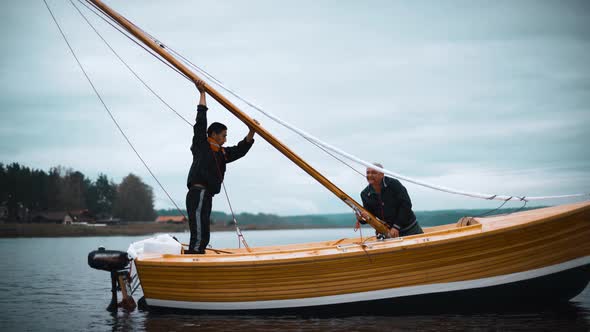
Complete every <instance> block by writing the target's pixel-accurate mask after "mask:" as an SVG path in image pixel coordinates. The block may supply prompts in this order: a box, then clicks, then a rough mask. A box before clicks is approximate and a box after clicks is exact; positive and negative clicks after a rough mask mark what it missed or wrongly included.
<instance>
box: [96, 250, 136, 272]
mask: <svg viewBox="0 0 590 332" xmlns="http://www.w3.org/2000/svg"><path fill="white" fill-rule="evenodd" d="M130 261H131V260H130V259H129V255H127V253H126V252H124V251H118V250H105V248H103V247H100V248H98V250H94V251H91V252H90V253H89V254H88V265H90V267H91V268H93V269H97V270H103V271H108V272H113V271H119V270H123V269H125V268H126V267H127V265H129V262H130Z"/></svg>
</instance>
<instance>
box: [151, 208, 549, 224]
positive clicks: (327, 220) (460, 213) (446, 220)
mask: <svg viewBox="0 0 590 332" xmlns="http://www.w3.org/2000/svg"><path fill="white" fill-rule="evenodd" d="M536 208H538V207H536ZM536 208H525V209H522V210H530V209H536ZM520 210H521V209H519V208H507V209H499V210H492V209H463V210H438V211H416V212H415V213H416V218H417V220H418V222H419V223H420V225H422V226H425V227H429V226H438V225H444V224H450V223H454V222H457V221H459V219H461V218H462V217H467V216H469V217H478V216H484V215H491V214H494V215H497V214H505V213H512V212H517V211H520ZM490 212H491V213H490ZM182 213H184V214H185V215H186V211H185V210H183V211H182ZM158 215H161V216H174V215H180V212H178V210H174V209H170V210H165V209H163V210H158ZM236 220H237V221H238V224H239V225H255V226H265V227H268V226H273V227H277V228H281V227H310V228H312V227H313V228H317V227H328V228H329V227H353V226H354V225H355V223H356V218H355V217H354V215H353V214H352V213H336V214H315V215H314V214H311V215H299V216H278V215H275V214H264V213H258V214H253V213H239V214H237V215H236ZM211 223H212V224H218V225H225V226H229V225H231V224H232V223H233V218H232V215H231V214H227V213H224V212H219V211H213V212H211Z"/></svg>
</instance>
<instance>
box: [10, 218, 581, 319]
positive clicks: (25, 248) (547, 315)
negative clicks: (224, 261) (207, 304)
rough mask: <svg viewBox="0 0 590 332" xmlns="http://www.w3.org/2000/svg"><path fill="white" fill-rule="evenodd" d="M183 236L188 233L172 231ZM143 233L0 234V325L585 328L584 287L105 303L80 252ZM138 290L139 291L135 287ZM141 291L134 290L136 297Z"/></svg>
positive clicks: (95, 274)
mask: <svg viewBox="0 0 590 332" xmlns="http://www.w3.org/2000/svg"><path fill="white" fill-rule="evenodd" d="M174 235H175V236H177V237H178V238H179V239H180V240H181V241H185V242H186V241H187V240H188V233H180V234H174ZM245 235H246V238H247V240H248V242H249V244H250V245H255V246H259V245H271V244H279V243H294V242H310V241H320V240H330V239H336V238H342V237H354V236H358V234H357V233H353V232H352V230H351V229H337V230H334V229H331V230H320V229H318V230H289V231H256V232H248V233H246V234H245ZM143 238H144V237H90V238H43V239H41V238H36V239H0V250H2V253H3V255H2V256H1V258H0V266H2V272H3V275H2V278H0V294H1V296H0V330H2V331H64V330H66V331H145V330H147V331H191V330H194V331H197V330H198V331H227V330H236V329H240V330H243V331H276V330H281V331H331V330H332V331H342V330H346V331H348V330H350V331H398V330H399V331H405V330H422V331H440V330H452V331H464V330H485V331H489V330H503V331H523V330H527V331H589V330H590V288H586V289H585V290H584V292H583V293H582V294H580V295H579V296H578V297H577V298H575V299H574V300H573V301H572V302H570V303H568V304H566V305H561V306H557V307H554V308H544V309H541V310H516V311H506V312H494V313H485V312H484V313H461V314H459V313H454V314H444V315H424V316H396V315H395V309H396V308H391V313H392V315H390V316H384V315H378V316H368V315H362V316H360V315H359V316H350V317H321V318H320V317H304V316H283V317H277V316H216V315H195V314H187V313H182V314H180V313H178V314H177V313H174V312H172V313H151V312H150V313H148V312H141V311H134V312H132V313H126V312H124V311H122V310H121V311H119V312H118V313H115V314H111V313H109V312H107V311H106V310H105V308H106V307H107V305H108V304H109V301H110V276H109V274H108V273H106V272H102V271H96V270H92V269H90V268H89V267H88V265H87V262H86V259H87V254H88V252H90V251H91V250H94V249H96V248H97V247H98V246H99V245H103V246H105V247H106V248H109V249H119V250H125V249H126V248H127V246H128V245H129V243H131V242H133V241H137V240H140V239H143ZM212 243H213V244H214V245H215V246H216V247H218V248H219V247H235V246H237V240H236V237H235V234H234V233H232V232H218V233H213V234H212ZM138 293H140V292H138ZM140 296H141V294H137V293H136V295H135V298H136V300H137V299H139V297H140Z"/></svg>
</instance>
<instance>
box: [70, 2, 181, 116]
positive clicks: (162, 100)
mask: <svg viewBox="0 0 590 332" xmlns="http://www.w3.org/2000/svg"><path fill="white" fill-rule="evenodd" d="M78 1H79V2H81V1H80V0H78ZM70 3H71V4H72V6H74V8H76V10H77V11H78V13H80V15H81V16H82V17H83V18H84V20H85V21H86V23H88V25H89V26H90V27H91V28H92V30H94V32H96V34H97V35H98V37H100V39H101V40H102V41H103V42H104V43H105V45H106V46H107V47H108V48H109V49H110V50H111V52H113V54H114V55H115V56H116V57H117V58H118V59H119V60H120V61H121V63H123V65H125V67H127V69H129V71H130V72H131V73H132V74H133V76H135V78H137V79H138V80H139V81H140V82H141V84H143V86H144V87H145V88H146V89H148V90H149V91H150V92H151V93H152V94H153V95H154V96H156V98H158V99H159V100H160V101H161V102H162V103H163V104H164V105H165V106H166V107H168V109H170V110H171V111H172V112H174V113H175V114H176V115H178V117H179V118H181V119H182V120H183V121H184V122H186V123H187V124H188V125H189V126H191V127H192V124H191V123H190V122H189V121H188V120H187V119H186V118H184V117H183V116H182V115H181V114H180V113H178V112H177V111H176V110H175V109H174V108H173V107H172V106H170V104H168V103H167V102H166V101H165V100H164V99H163V98H162V97H160V95H158V94H157V93H156V92H155V91H154V90H153V89H152V88H151V87H150V86H149V85H148V84H147V83H146V82H145V81H144V80H143V79H142V78H141V77H139V75H138V74H137V73H136V72H135V71H134V70H133V69H132V68H131V66H129V64H128V63H127V62H126V61H125V60H123V58H121V56H120V55H119V54H118V53H117V51H115V50H114V49H113V47H112V46H111V45H110V44H109V43H108V42H107V41H106V40H105V39H104V38H103V36H102V35H101V34H100V32H98V30H97V29H96V28H95V27H94V25H92V23H90V21H89V20H88V18H87V17H86V16H85V15H84V14H83V13H82V12H81V11H80V9H79V8H78V6H76V4H75V3H74V1H73V0H70ZM81 3H82V2H81ZM87 8H88V7H87Z"/></svg>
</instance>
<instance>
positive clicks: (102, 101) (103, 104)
mask: <svg viewBox="0 0 590 332" xmlns="http://www.w3.org/2000/svg"><path fill="white" fill-rule="evenodd" d="M43 2H44V3H45V6H46V7H47V10H49V14H50V15H51V17H52V18H53V21H54V22H55V24H56V26H57V28H58V29H59V32H60V33H61V36H62V37H63V39H64V41H65V42H66V44H67V45H68V48H69V49H70V52H71V53H72V55H73V56H74V59H76V63H78V66H79V67H80V69H81V70H82V73H84V76H85V77H86V79H87V80H88V83H90V86H91V87H92V90H94V93H95V94H96V96H97V97H98V99H99V100H100V102H101V104H102V106H103V107H104V109H105V110H106V111H107V113H108V114H109V116H110V118H111V120H113V123H114V124H115V126H116V127H117V128H118V129H119V132H120V133H121V135H123V137H124V138H125V140H126V141H127V143H128V144H129V146H130V147H131V149H132V150H133V152H135V155H137V157H138V158H139V160H140V161H141V162H142V163H143V165H144V166H145V168H146V169H147V170H148V172H149V173H150V175H151V176H152V177H153V178H154V180H155V181H156V183H158V185H159V186H160V188H161V189H162V191H164V193H166V195H167V196H168V198H169V199H170V201H171V202H172V203H173V204H174V206H176V209H177V210H178V211H179V212H180V213H181V214H182V215H183V216H184V217H185V218H186V216H185V215H184V213H183V212H182V210H180V208H179V207H178V205H176V202H174V200H173V199H172V197H171V196H170V194H168V191H166V189H165V188H164V186H163V185H162V184H161V183H160V181H159V180H158V178H157V177H156V176H155V175H154V173H153V172H152V170H151V169H150V167H149V166H148V165H147V163H146V162H145V161H144V160H143V158H142V157H141V155H140V154H139V152H138V151H137V150H136V149H135V147H134V146H133V143H131V140H130V139H129V137H127V135H126V134H125V132H124V131H123V128H121V126H120V125H119V123H118V122H117V120H116V119H115V117H114V116H113V114H112V112H111V111H110V109H109V108H108V106H107V104H106V103H105V102H104V100H103V98H102V96H101V95H100V93H99V92H98V90H97V89H96V87H95V86H94V83H92V80H91V79H90V76H88V73H87V72H86V70H85V69H84V66H82V63H81V62H80V60H79V59H78V56H77V55H76V52H74V49H73V48H72V46H71V45H70V42H69V41H68V38H67V37H66V35H65V33H64V31H63V30H62V28H61V26H60V25H59V23H58V22H57V19H56V18H55V15H53V11H52V10H51V8H50V7H49V4H48V3H47V1H46V0H43Z"/></svg>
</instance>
